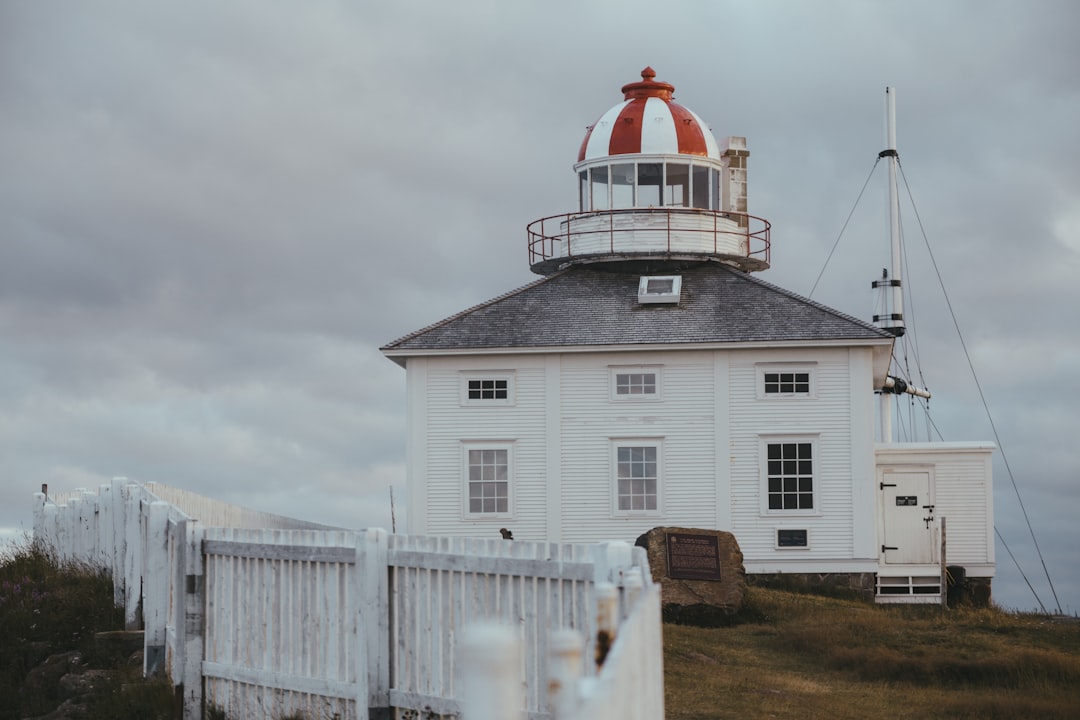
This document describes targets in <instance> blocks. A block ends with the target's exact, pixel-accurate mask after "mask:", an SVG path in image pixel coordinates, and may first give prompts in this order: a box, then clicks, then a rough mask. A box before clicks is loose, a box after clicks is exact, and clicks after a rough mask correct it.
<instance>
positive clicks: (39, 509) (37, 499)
mask: <svg viewBox="0 0 1080 720" xmlns="http://www.w3.org/2000/svg"><path fill="white" fill-rule="evenodd" d="M45 502H46V498H45V493H43V492H36V493H34V539H33V543H34V544H35V545H37V544H38V543H40V542H41V541H42V539H43V538H44V536H45Z"/></svg>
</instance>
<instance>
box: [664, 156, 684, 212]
mask: <svg viewBox="0 0 1080 720" xmlns="http://www.w3.org/2000/svg"><path fill="white" fill-rule="evenodd" d="M665 170H666V172H667V175H666V177H665V180H664V204H665V205H667V206H669V207H687V206H689V204H690V166H689V165H683V164H682V163H667V165H666V167H665Z"/></svg>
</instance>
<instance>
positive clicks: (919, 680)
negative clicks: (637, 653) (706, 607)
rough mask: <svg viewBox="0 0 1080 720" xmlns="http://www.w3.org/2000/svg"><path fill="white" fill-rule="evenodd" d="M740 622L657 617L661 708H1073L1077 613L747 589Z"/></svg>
mask: <svg viewBox="0 0 1080 720" xmlns="http://www.w3.org/2000/svg"><path fill="white" fill-rule="evenodd" d="M749 592H750V595H749V603H748V607H747V609H746V610H745V611H744V612H743V613H742V615H741V616H740V619H741V622H738V623H736V624H735V625H733V626H731V627H725V628H708V629H707V628H693V627H684V626H677V625H665V627H664V634H665V641H664V645H665V649H664V662H665V679H666V693H667V695H666V697H667V717H668V718H669V719H671V720H681V719H690V718H739V719H740V720H753V719H755V718H800V719H807V720H812V719H813V718H823V719H825V718H828V719H830V720H831V719H833V718H836V719H845V718H852V719H855V718H860V719H861V718H867V717H877V716H881V715H886V714H888V715H894V716H897V717H905V718H950V719H955V718H979V719H980V720H992V719H994V718H1025V719H1027V718H1063V719H1064V718H1070V719H1075V718H1078V717H1080V623H1077V622H1071V623H1070V622H1066V623H1060V622H1054V621H1052V620H1050V619H1048V618H1045V617H1041V616H1033V615H1020V614H1012V613H1005V612H1001V611H998V610H993V609H991V610H966V609H961V610H952V611H949V612H947V613H943V612H941V610H940V609H938V608H930V607H914V606H875V605H868V604H864V603H860V602H858V601H844V600H836V599H827V598H822V597H816V596H812V595H799V594H795V593H790V592H785V591H777V590H767V589H763V588H750V591H749Z"/></svg>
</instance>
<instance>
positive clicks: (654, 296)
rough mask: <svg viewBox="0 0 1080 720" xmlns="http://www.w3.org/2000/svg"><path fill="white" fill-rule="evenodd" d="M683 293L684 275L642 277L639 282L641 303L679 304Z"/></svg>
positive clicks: (639, 299) (639, 300)
mask: <svg viewBox="0 0 1080 720" xmlns="http://www.w3.org/2000/svg"><path fill="white" fill-rule="evenodd" d="M681 293H682V275H642V276H641V280H640V281H639V282H638V302H639V303H677V302H679V297H680V295H681Z"/></svg>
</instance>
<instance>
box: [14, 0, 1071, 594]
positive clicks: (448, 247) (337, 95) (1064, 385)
mask: <svg viewBox="0 0 1080 720" xmlns="http://www.w3.org/2000/svg"><path fill="white" fill-rule="evenodd" d="M1078 21H1080V8H1078V6H1076V5H1075V4H1074V3H1070V2H1041V3H1039V4H1038V11H1031V10H1030V9H1028V8H1020V7H1018V6H1015V5H1014V4H1012V3H1008V2H958V3H949V4H946V5H941V4H939V3H930V2H915V3H907V4H905V5H879V4H870V3H864V2H835V3H828V4H825V5H822V4H821V3H818V2H813V3H812V2H782V3H781V2H775V1H772V2H754V3H746V2H720V3H710V4H685V5H679V4H677V5H675V6H672V7H666V8H665V9H664V10H663V11H662V12H660V11H658V10H657V9H656V7H655V6H653V5H645V4H643V3H630V4H627V3H622V2H618V3H617V2H613V1H607V2H595V3H588V4H586V5H585V6H579V4H578V3H569V2H552V3H547V4H545V5H522V4H510V3H499V2H483V1H473V0H465V1H463V2H458V3H452V4H447V3H432V4H429V5H425V6H423V7H420V6H415V5H401V6H398V5H394V4H387V3H384V4H382V5H378V4H376V5H371V4H354V3H337V4H335V3H323V4H316V5H303V6H289V5H280V4H266V3H259V2H253V1H247V2H234V3H229V4H228V5H221V4H220V3H209V2H188V3H182V4H177V3H164V2H147V3H139V4H138V5H135V6H133V5H131V4H130V3H120V2H98V3H94V5H93V7H90V6H84V5H78V6H69V5H67V4H65V5H63V6H61V5H60V4H59V3H52V2H41V1H23V0H16V2H8V3H4V4H3V6H2V7H0V101H2V103H3V106H4V108H5V112H4V113H3V114H2V115H0V168H2V170H0V524H2V525H6V526H12V527H19V526H20V525H21V524H22V523H23V522H24V521H25V520H26V518H27V516H28V513H29V496H30V493H32V492H33V491H34V490H36V489H37V487H38V486H39V485H40V483H42V482H48V483H50V485H51V486H55V487H58V488H60V487H61V486H62V487H63V488H71V487H75V486H78V485H83V486H93V485H95V484H97V483H100V482H106V481H107V480H108V479H109V478H110V477H112V476H113V475H120V474H123V475H128V476H130V477H134V478H137V479H141V480H155V481H160V482H166V483H175V484H179V485H182V486H184V487H186V488H188V489H191V490H193V491H196V492H206V493H208V494H212V495H215V496H217V497H222V496H224V497H223V499H226V500H229V501H232V502H241V503H242V504H249V505H251V506H253V507H256V508H258V509H264V510H268V511H272V512H282V513H286V514H295V515H301V516H303V517H306V518H309V519H312V520H316V521H321V522H330V523H332V524H345V525H351V526H356V525H366V524H374V523H378V524H387V522H388V514H389V497H388V495H389V487H390V486H391V485H393V486H394V487H395V488H397V489H398V490H397V492H398V493H399V494H398V495H397V499H398V501H399V502H403V500H404V495H403V482H404V372H403V371H402V370H401V369H400V368H399V367H397V366H396V365H395V364H393V363H391V362H390V361H388V360H386V359H385V358H383V357H381V355H380V354H379V353H378V350H377V348H378V347H379V346H381V345H383V344H385V343H387V342H389V341H391V340H393V339H395V338H397V337H400V336H402V335H404V334H405V333H407V332H410V331H412V330H415V329H417V328H420V327H422V326H424V325H427V324H428V323H431V322H433V321H435V320H438V319H440V318H442V317H445V316H447V315H450V314H452V313H454V312H457V311H458V310H461V309H463V308H466V307H469V306H471V305H473V304H475V303H477V302H480V301H483V300H485V299H487V298H490V297H493V296H496V295H499V294H501V293H503V292H505V291H507V290H509V289H512V288H514V287H517V286H520V285H523V284H525V283H526V282H529V281H530V280H531V279H532V278H533V276H532V275H531V274H530V273H529V271H528V268H527V261H526V259H527V256H526V247H525V233H524V232H523V231H524V226H525V225H526V223H528V222H530V221H531V220H534V219H536V218H539V217H542V216H546V215H554V214H557V213H562V212H567V211H569V210H572V209H574V207H575V204H576V187H575V178H574V176H573V174H572V173H571V165H572V163H573V161H574V159H575V157H576V152H577V149H578V145H579V144H580V142H581V138H582V137H583V134H584V129H585V126H586V125H588V124H590V123H592V122H594V121H595V120H596V118H597V117H599V115H600V114H601V113H602V112H603V111H604V110H606V109H607V108H608V107H610V106H611V105H612V104H614V103H615V102H616V101H618V100H619V99H620V97H621V95H620V93H619V87H620V86H621V85H622V84H624V83H626V82H630V81H632V80H635V79H636V78H637V75H638V73H639V72H640V70H641V69H642V68H643V67H644V66H645V65H652V66H653V67H654V68H655V69H656V70H657V71H658V74H659V77H660V78H661V79H664V80H668V81H670V82H672V83H674V84H675V86H676V96H677V98H678V100H679V101H680V102H682V103H684V104H686V105H688V106H689V107H692V108H693V109H694V111H695V112H696V113H697V114H698V115H700V116H701V117H703V118H705V119H706V121H707V122H708V123H709V124H710V125H711V126H712V128H713V130H714V133H715V134H716V135H717V136H719V137H723V136H725V135H743V136H747V137H748V139H749V147H750V151H751V158H750V187H749V198H750V211H751V212H753V213H754V214H757V215H761V216H764V217H766V218H768V219H769V220H770V221H771V222H772V223H773V268H772V269H770V270H769V271H767V272H766V273H764V274H763V277H764V279H766V280H769V281H770V282H774V283H776V284H779V285H781V286H784V287H787V288H790V289H792V290H794V291H796V292H800V293H807V292H809V290H810V288H811V287H812V285H813V283H814V280H815V278H816V276H817V274H818V272H819V271H820V270H821V268H822V265H823V263H824V259H825V256H826V255H827V254H828V252H829V250H830V248H831V247H832V245H833V243H834V242H835V241H836V238H837V235H838V234H839V231H840V228H841V226H842V225H843V223H844V221H845V219H846V217H847V214H848V212H849V211H850V210H851V207H852V205H853V204H854V201H855V198H856V196H857V194H858V192H859V189H860V187H861V186H862V183H863V181H864V180H865V179H866V176H867V174H868V173H869V172H870V169H871V167H872V166H873V163H874V160H875V158H876V156H877V153H878V151H880V150H881V149H882V147H883V146H884V140H883V123H882V119H881V118H882V108H883V103H882V100H883V89H884V87H885V86H886V85H893V86H895V87H896V88H897V90H898V115H899V118H900V120H899V123H900V127H899V146H900V153H901V158H902V160H903V166H904V174H905V177H906V179H907V181H908V182H909V184H910V185H911V188H912V192H913V194H914V196H915V203H916V207H917V209H918V212H919V216H920V218H921V219H922V222H923V225H924V226H925V228H926V230H927V236H928V238H929V241H930V243H931V247H932V249H933V253H934V257H935V259H936V261H937V263H938V270H939V271H940V273H941V275H942V277H943V279H944V280H945V284H946V287H947V288H948V289H949V297H950V300H951V301H952V303H953V305H954V309H955V310H956V312H957V318H958V320H959V322H960V324H961V327H962V328H963V329H964V333H965V340H966V342H967V344H968V349H969V351H970V352H971V355H972V362H973V364H974V365H975V367H976V369H977V370H979V372H980V377H981V381H982V382H983V387H984V389H985V390H986V391H987V395H988V398H989V402H990V405H991V408H992V410H993V412H994V415H995V420H996V423H997V425H998V429H999V431H1000V435H1001V437H1002V439H1003V441H1004V442H1005V443H1006V444H1007V451H1008V457H1009V458H1010V462H1011V463H1012V464H1013V465H1014V470H1015V471H1017V476H1018V483H1019V484H1020V485H1021V489H1022V492H1024V494H1025V497H1030V504H1029V507H1028V509H1029V512H1030V514H1031V515H1032V516H1034V517H1035V518H1038V519H1039V521H1038V523H1037V527H1036V530H1037V532H1038V533H1039V536H1040V544H1041V546H1042V548H1043V550H1044V552H1046V553H1047V555H1048V565H1049V567H1050V568H1051V569H1052V570H1053V571H1054V572H1061V573H1067V572H1068V571H1067V568H1069V567H1071V566H1072V565H1073V564H1074V563H1072V560H1071V557H1070V556H1069V555H1068V554H1067V551H1066V550H1065V549H1066V548H1069V547H1071V546H1072V545H1073V544H1075V532H1074V531H1073V530H1072V523H1071V520H1070V519H1069V518H1070V516H1071V515H1075V514H1076V512H1077V511H1078V510H1080V497H1078V493H1077V492H1076V491H1075V489H1074V488H1075V483H1072V484H1070V483H1071V482H1072V479H1074V478H1075V472H1074V471H1073V470H1072V466H1073V464H1074V463H1073V462H1072V458H1071V457H1070V456H1069V448H1070V447H1071V445H1072V443H1071V438H1070V436H1069V432H1070V430H1071V428H1075V427H1077V425H1078V424H1080V423H1078V422H1077V420H1078V417H1077V413H1076V411H1075V409H1074V408H1072V407H1071V406H1070V404H1069V398H1070V397H1071V396H1074V395H1075V394H1076V393H1074V392H1071V391H1072V390H1074V389H1076V381H1075V380H1074V379H1073V376H1074V375H1075V370H1074V368H1075V367H1076V362H1075V359H1076V358H1077V356H1078V352H1080V351H1078V347H1077V344H1078V343H1077V338H1076V333H1075V332H1073V331H1072V330H1071V328H1072V326H1073V325H1074V324H1075V323H1074V322H1072V318H1071V310H1072V308H1073V307H1074V306H1075V305H1076V293H1075V290H1074V285H1075V283H1074V282H1073V281H1072V278H1074V277H1075V275H1076V270H1077V257H1078V255H1077V253H1078V251H1080V245H1078V240H1077V237H1078V236H1080V234H1078V233H1080V221H1078V218H1080V210H1078V209H1077V208H1078V206H1077V204H1076V200H1075V198H1076V197H1078V196H1080V192H1078V190H1080V169H1078V168H1080V157H1078V154H1080V148H1078V146H1077V144H1076V143H1075V142H1074V141H1073V136H1074V134H1075V127H1076V126H1077V125H1078V124H1080V79H1078V77H1077V76H1076V73H1075V72H1074V68H1075V67H1076V66H1077V65H1078V63H1080V49H1078V48H1077V46H1076V44H1075V43H1074V42H1073V38H1072V37H1071V35H1072V28H1074V27H1075V26H1076V25H1077V22H1078ZM876 173H877V177H876V178H874V182H873V183H872V184H871V187H870V188H868V190H867V192H866V195H865V196H864V198H863V200H862V201H861V202H860V204H859V207H858V208H857V211H856V213H855V215H853V217H852V222H851V225H850V226H849V227H848V229H847V230H846V231H845V233H844V236H843V237H842V238H841V242H840V243H839V244H838V245H837V251H836V254H835V255H834V257H833V260H832V261H831V262H830V263H829V265H828V267H827V268H826V269H825V272H824V274H823V276H822V281H821V284H820V285H819V288H818V290H816V291H815V295H814V297H815V299H818V300H820V301H822V302H825V303H827V304H830V305H833V306H835V307H837V308H839V309H841V310H844V311H846V312H849V313H851V314H853V315H857V316H860V317H867V316H869V315H870V313H871V311H872V305H873V297H872V295H871V294H870V292H869V282H870V280H871V279H872V278H873V277H874V276H876V275H877V273H879V272H880V267H882V263H883V256H884V255H885V254H886V251H885V250H884V247H883V244H882V240H881V238H882V235H883V233H884V230H885V224H884V221H883V220H882V219H881V212H882V209H883V203H882V200H881V198H882V193H883V185H882V184H881V182H880V178H881V177H882V173H881V169H880V168H879V170H878V171H876ZM909 217H910V216H909ZM905 237H906V241H907V246H908V252H909V261H910V263H911V271H910V272H909V273H908V274H907V275H906V278H905V280H906V282H907V283H908V285H909V286H910V287H911V288H912V290H913V292H916V294H915V298H916V300H915V303H914V306H913V308H911V310H912V312H913V313H914V314H916V316H917V318H918V320H919V333H918V338H919V345H920V353H921V354H922V355H923V361H924V366H925V368H926V370H927V372H928V384H929V385H930V386H931V388H932V389H933V390H934V392H935V398H934V400H933V401H932V407H933V409H934V412H935V418H937V419H936V422H938V423H939V425H940V426H941V428H942V429H943V431H944V432H945V433H946V434H947V436H948V437H951V438H955V439H959V438H963V439H988V438H990V437H991V435H992V433H991V432H990V428H989V424H988V422H987V421H986V420H984V419H983V418H982V417H979V416H978V408H979V397H978V392H977V388H976V387H975V386H974V384H973V382H972V380H971V379H970V378H969V377H967V375H966V370H967V361H966V359H965V358H964V356H963V353H962V348H961V347H960V346H959V344H958V343H957V341H956V340H955V338H954V337H952V336H951V334H950V333H951V330H952V328H951V325H952V322H951V319H950V318H949V317H948V315H947V314H946V312H945V311H943V310H941V309H940V308H941V307H942V304H943V301H942V298H941V297H940V290H939V289H938V288H937V287H936V283H937V281H936V273H934V271H933V270H932V268H931V267H930V266H929V264H928V257H927V254H926V252H925V248H924V247H922V237H921V232H920V228H919V227H918V226H917V224H916V223H915V222H914V221H913V220H910V219H909V220H908V221H907V224H906V225H905ZM999 464H1000V461H999ZM996 473H997V475H996V477H997V480H998V486H999V498H998V505H997V508H998V522H999V527H1001V528H1002V530H1003V533H1006V532H1007V533H1008V534H1009V535H1010V536H1012V537H1013V538H1014V539H1015V542H1016V543H1017V549H1018V551H1019V552H1020V553H1022V554H1024V556H1025V557H1026V558H1028V555H1029V554H1030V553H1031V552H1033V548H1032V547H1030V545H1031V543H1029V542H1026V541H1025V540H1024V539H1023V537H1024V536H1023V533H1022V532H1020V531H1021V530H1022V529H1023V528H1022V526H1021V525H1018V524H1017V522H1016V521H1017V514H1018V511H1017V510H1016V507H1015V504H1013V503H1010V502H1009V499H1008V494H1007V493H1004V494H1003V493H1001V492H1000V490H1001V489H1002V488H1005V489H1010V486H1008V485H1002V483H1003V482H1006V481H1007V478H1006V477H1005V475H1004V471H1003V470H1002V469H1000V468H999V469H998V470H996ZM399 507H402V506H400V505H399ZM399 515H400V514H399ZM400 520H401V518H400V517H399V521H400ZM1044 534H1045V538H1044V537H1043V535H1044ZM1028 559H1029V560H1030V558H1028ZM1000 567H1001V576H1000V577H999V580H998V581H997V584H996V586H995V587H996V589H997V591H998V592H999V593H1000V594H1003V596H1004V597H1005V598H1007V599H1008V601H1009V603H1010V604H1012V605H1016V606H1030V605H1031V604H1032V600H1031V599H1030V598H1029V597H1025V594H1026V588H1025V587H1024V586H1023V584H1022V582H1018V581H1017V577H1018V576H1017V575H1016V573H1015V572H1014V571H1013V570H1011V569H1010V568H1009V567H1008V566H1006V565H1005V564H1004V563H1002V565H1001V566H1000ZM1063 577H1065V580H1064V581H1063V584H1062V585H1063V586H1062V587H1059V588H1058V589H1059V592H1060V593H1061V594H1062V595H1064V596H1065V597H1066V598H1069V602H1071V603H1072V607H1073V608H1075V606H1076V598H1077V597H1080V579H1078V578H1076V577H1075V576H1072V577H1070V576H1068V575H1064V576H1063Z"/></svg>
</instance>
